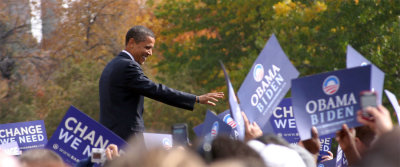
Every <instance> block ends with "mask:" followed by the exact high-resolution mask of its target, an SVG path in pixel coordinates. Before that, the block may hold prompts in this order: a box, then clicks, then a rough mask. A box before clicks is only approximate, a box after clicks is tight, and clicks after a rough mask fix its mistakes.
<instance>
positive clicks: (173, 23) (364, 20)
mask: <svg viewBox="0 0 400 167" xmlns="http://www.w3.org/2000/svg"><path fill="white" fill-rule="evenodd" d="M134 25H144V26H147V27H149V28H150V29H152V30H153V31H154V32H155V34H156V46H155V49H154V52H153V56H152V57H150V58H149V59H148V60H147V61H146V64H145V65H144V71H145V74H146V75H147V76H148V77H149V78H151V79H153V80H154V81H156V82H160V83H163V84H165V85H167V86H169V87H172V88H175V89H179V90H183V91H188V92H191V93H194V94H198V95H200V94H202V93H206V92H209V91H224V92H225V94H226V95H227V92H226V83H225V80H224V76H223V72H222V70H221V67H220V65H219V64H218V60H222V61H223V62H224V64H225V67H226V68H227V70H228V73H229V75H230V77H231V81H232V84H233V86H234V89H235V90H236V91H237V90H238V89H239V87H240V85H241V83H242V81H243V80H244V78H245V76H246V75H247V73H248V71H249V69H250V68H251V65H252V63H253V61H254V60H255V59H256V58H257V56H258V54H259V52H260V51H261V50H262V49H263V47H264V45H265V44H266V42H267V40H268V39H269V37H270V36H271V35H272V34H275V35H276V37H277V38H278V40H279V42H280V44H281V46H282V48H283V50H284V51H285V53H286V54H287V56H288V57H289V59H290V60H291V61H292V63H293V64H294V65H295V66H296V68H297V69H298V70H299V71H300V73H301V76H306V75H311V74H316V73H321V72H326V71H332V70H338V69H343V68H345V66H346V63H345V62H346V61H345V59H346V47H347V45H351V46H352V47H353V48H354V49H356V50H357V51H359V52H360V53H361V54H362V55H363V56H364V57H366V58H367V59H369V60H370V61H371V62H372V63H374V64H375V65H377V66H378V67H379V68H380V69H381V70H383V71H384V72H385V73H386V76H385V77H386V78H385V89H388V90H390V91H391V92H393V93H394V94H396V95H397V96H399V95H400V94H399V93H400V1H398V0H299V1H296V0H292V1H291V0H281V1H278V0H0V73H1V75H0V124H4V123H12V122H21V121H31V120H38V119H43V120H45V125H46V129H47V134H48V137H51V135H52V133H53V132H54V130H55V129H56V128H57V126H58V124H59V122H60V121H61V119H62V117H63V116H64V114H65V112H66V111H67V109H68V107H69V106H70V105H73V106H75V107H77V108H78V109H80V110H81V111H83V112H85V113H86V114H88V115H89V116H90V117H92V118H93V119H95V120H98V117H99V112H100V111H99V92H98V82H99V78H100V74H101V72H102V70H103V68H104V67H105V65H106V63H107V62H108V61H109V60H111V59H112V58H113V57H114V56H116V55H117V54H118V53H119V52H120V51H121V50H122V49H124V48H125V46H124V45H125V44H124V42H125V34H126V32H127V31H128V30H129V29H130V28H131V27H133V26H134ZM287 96H288V97H290V93H289V94H288V95H287ZM227 99H228V98H225V99H224V100H223V101H222V102H220V103H218V105H217V106H216V107H208V106H195V110H194V111H193V112H191V111H186V110H181V109H178V108H174V107H170V106H167V105H164V104H162V103H159V102H157V101H154V100H145V114H144V119H145V124H146V128H147V131H149V132H158V133H163V132H164V133H170V128H171V125H173V124H174V123H187V124H188V125H189V129H191V128H193V126H196V125H197V124H200V123H201V122H202V121H203V119H204V116H205V113H206V110H207V108H208V109H210V110H212V111H214V112H216V113H220V112H223V111H224V110H226V109H228V108H229V104H228V101H227ZM383 102H384V105H385V106H386V107H387V108H389V109H391V112H392V114H393V115H392V118H393V121H394V122H397V121H396V120H397V119H396V116H395V114H394V112H393V109H392V107H391V104H390V103H389V102H388V100H387V98H386V97H385V96H384V100H383ZM193 136H194V134H193V132H191V136H190V137H191V138H193Z"/></svg>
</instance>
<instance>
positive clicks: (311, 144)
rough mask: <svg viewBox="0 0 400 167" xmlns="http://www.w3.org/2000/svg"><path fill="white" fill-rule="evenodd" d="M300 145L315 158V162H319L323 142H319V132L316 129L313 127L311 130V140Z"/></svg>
mask: <svg viewBox="0 0 400 167" xmlns="http://www.w3.org/2000/svg"><path fill="white" fill-rule="evenodd" d="M298 144H299V146H302V147H304V148H305V149H306V150H308V151H309V152H310V153H311V154H312V155H313V156H314V158H315V162H316V161H317V160H318V154H319V148H320V147H321V141H320V140H319V135H318V130H317V128H316V127H314V126H313V127H312V128H311V139H308V140H303V141H300V142H299V143H298Z"/></svg>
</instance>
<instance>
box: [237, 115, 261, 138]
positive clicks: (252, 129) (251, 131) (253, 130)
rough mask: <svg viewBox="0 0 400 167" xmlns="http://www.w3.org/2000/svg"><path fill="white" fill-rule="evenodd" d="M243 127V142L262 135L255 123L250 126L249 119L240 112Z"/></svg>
mask: <svg viewBox="0 0 400 167" xmlns="http://www.w3.org/2000/svg"><path fill="white" fill-rule="evenodd" d="M242 116H243V121H244V127H245V137H244V138H245V139H244V140H245V141H249V140H251V139H255V138H257V137H260V136H262V135H263V132H262V130H261V128H260V127H259V126H258V124H257V123H256V122H253V123H252V124H250V122H249V119H247V116H246V114H245V113H244V112H242Z"/></svg>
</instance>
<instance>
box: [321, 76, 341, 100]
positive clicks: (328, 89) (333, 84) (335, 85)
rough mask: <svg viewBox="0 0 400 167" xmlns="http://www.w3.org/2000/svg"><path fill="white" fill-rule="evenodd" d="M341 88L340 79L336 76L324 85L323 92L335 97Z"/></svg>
mask: <svg viewBox="0 0 400 167" xmlns="http://www.w3.org/2000/svg"><path fill="white" fill-rule="evenodd" d="M339 86H340V81H339V79H338V78H337V77H336V76H334V75H331V76H329V77H327V78H326V79H325V80H324V82H323V83H322V90H323V91H324V93H325V94H327V95H333V94H335V93H336V92H337V91H338V90H339Z"/></svg>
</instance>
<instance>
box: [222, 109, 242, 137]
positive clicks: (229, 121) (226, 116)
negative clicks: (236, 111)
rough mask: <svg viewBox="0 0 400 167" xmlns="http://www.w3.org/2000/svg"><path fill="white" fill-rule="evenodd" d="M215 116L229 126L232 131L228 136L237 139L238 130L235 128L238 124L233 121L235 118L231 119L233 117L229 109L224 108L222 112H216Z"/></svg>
mask: <svg viewBox="0 0 400 167" xmlns="http://www.w3.org/2000/svg"><path fill="white" fill-rule="evenodd" d="M217 117H218V118H219V119H222V120H223V121H224V122H225V123H226V124H228V125H229V126H231V128H232V133H231V134H230V136H231V137H232V138H233V139H239V132H238V130H237V127H238V124H237V123H236V122H235V120H233V118H232V116H231V111H230V110H229V109H228V110H225V111H224V112H222V113H220V114H218V115H217Z"/></svg>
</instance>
